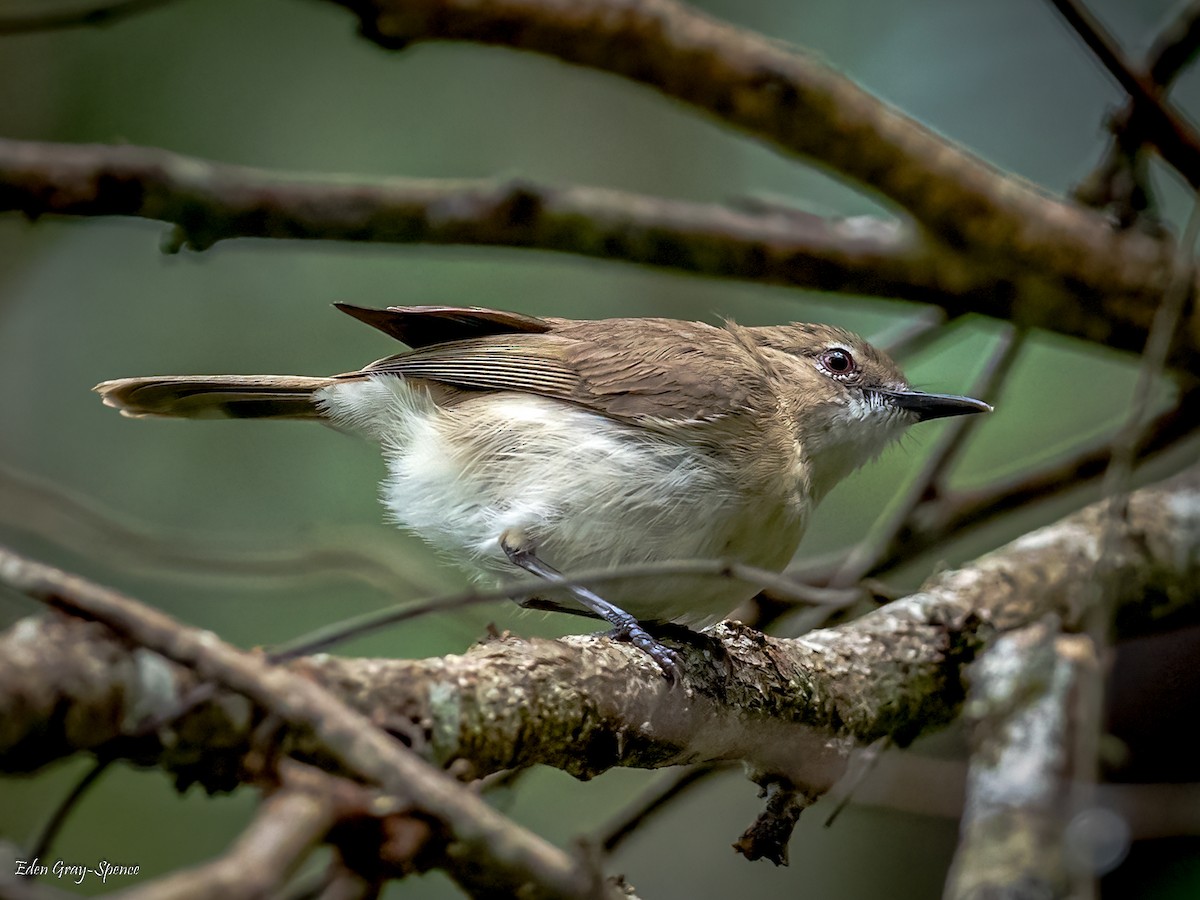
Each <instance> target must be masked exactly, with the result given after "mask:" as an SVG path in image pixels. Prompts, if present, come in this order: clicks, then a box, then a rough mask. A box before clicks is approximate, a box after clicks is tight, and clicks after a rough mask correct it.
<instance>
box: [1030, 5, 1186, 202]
mask: <svg viewBox="0 0 1200 900" xmlns="http://www.w3.org/2000/svg"><path fill="white" fill-rule="evenodd" d="M1050 2H1051V3H1052V4H1053V5H1054V8H1055V9H1056V10H1058V13H1059V15H1061V16H1062V17H1063V19H1065V20H1066V22H1067V24H1068V25H1069V26H1070V27H1071V28H1072V29H1073V30H1074V31H1075V33H1076V34H1077V35H1079V37H1080V39H1081V40H1082V41H1083V42H1084V43H1085V44H1086V45H1087V47H1088V49H1089V50H1091V51H1092V53H1093V55H1095V57H1096V59H1098V60H1099V61H1100V64H1101V65H1103V66H1104V68H1105V69H1107V70H1108V73H1109V74H1110V75H1112V77H1113V78H1114V79H1115V80H1116V82H1117V83H1118V84H1119V85H1120V86H1121V89H1122V90H1123V91H1125V93H1127V94H1128V95H1129V96H1130V98H1131V99H1132V100H1133V108H1134V110H1135V114H1136V115H1137V116H1138V117H1139V119H1141V120H1142V127H1143V128H1144V129H1145V134H1146V138H1147V139H1148V140H1149V141H1150V142H1151V143H1153V144H1154V146H1155V147H1157V148H1158V152H1159V153H1160V154H1162V157H1163V159H1164V160H1166V161H1167V163H1168V164H1169V165H1171V166H1172V167H1174V169H1175V170H1176V171H1177V172H1179V174H1180V175H1182V176H1183V177H1184V178H1185V179H1186V180H1187V182H1188V184H1190V185H1191V186H1192V188H1193V189H1196V188H1198V187H1200V138H1198V137H1197V135H1196V133H1195V132H1194V131H1193V129H1192V128H1191V126H1190V125H1188V124H1187V123H1186V122H1185V121H1183V119H1182V118H1180V116H1179V114H1178V113H1176V112H1175V110H1174V109H1172V108H1171V107H1170V105H1168V104H1167V102H1166V101H1165V100H1164V99H1163V97H1162V95H1161V93H1160V91H1159V85H1158V84H1156V83H1154V81H1152V80H1151V79H1150V78H1148V77H1147V76H1146V75H1145V74H1143V73H1142V72H1139V71H1136V70H1135V69H1134V67H1133V66H1132V65H1131V64H1130V63H1129V61H1128V60H1127V59H1126V58H1125V54H1124V53H1123V52H1122V51H1121V48H1120V47H1119V46H1118V45H1117V42H1116V41H1115V40H1114V39H1113V37H1112V35H1110V34H1109V33H1108V31H1107V30H1105V28H1104V27H1103V26H1102V25H1101V24H1100V23H1099V21H1097V20H1096V18H1095V17H1094V16H1092V14H1091V13H1090V12H1089V11H1088V10H1087V8H1086V7H1085V6H1084V5H1083V4H1082V3H1081V2H1080V0H1050Z"/></svg>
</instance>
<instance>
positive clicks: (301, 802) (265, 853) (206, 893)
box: [123, 788, 337, 900]
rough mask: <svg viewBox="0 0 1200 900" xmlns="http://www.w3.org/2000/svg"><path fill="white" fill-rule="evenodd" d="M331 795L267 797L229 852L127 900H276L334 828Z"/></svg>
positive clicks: (307, 792)
mask: <svg viewBox="0 0 1200 900" xmlns="http://www.w3.org/2000/svg"><path fill="white" fill-rule="evenodd" d="M336 812H337V809H336V804H335V798H334V797H333V796H332V793H331V792H330V791H320V790H311V789H298V788H284V789H282V790H279V791H277V792H276V793H275V794H273V795H272V796H270V797H268V798H267V799H266V800H265V801H264V802H263V804H262V806H261V807H260V808H259V810H258V813H257V815H256V816H255V818H254V821H253V822H251V823H250V825H249V826H248V827H247V828H246V829H245V830H244V831H243V832H242V833H241V835H239V837H238V839H237V840H236V841H235V842H234V844H233V846H231V847H230V848H229V850H228V851H227V852H226V853H225V854H224V855H222V856H221V857H219V858H218V859H215V860H213V861H211V862H208V863H204V864H203V865H200V866H195V867H193V868H189V869H181V870H179V871H176V872H172V873H171V874H170V875H166V876H164V877H162V878H159V879H157V880H155V881H151V882H148V883H146V884H142V885H139V886H138V887H137V888H134V889H133V890H129V891H127V892H125V894H124V895H123V896H124V897H125V898H126V900H239V898H247V900H249V898H256V897H278V896H280V895H281V894H282V892H283V886H284V885H285V884H286V883H287V880H288V878H290V877H291V875H292V874H293V873H294V872H295V871H296V868H297V867H298V866H299V865H300V863H302V862H303V861H304V860H305V859H306V858H307V857H308V854H309V852H310V851H312V850H313V849H314V848H315V847H316V846H317V845H318V844H319V843H320V842H321V841H322V840H323V839H324V837H325V835H326V833H327V832H328V831H329V829H330V828H332V827H333V825H334V823H335V822H336Z"/></svg>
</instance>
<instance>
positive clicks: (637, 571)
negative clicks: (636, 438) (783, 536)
mask: <svg viewBox="0 0 1200 900" xmlns="http://www.w3.org/2000/svg"><path fill="white" fill-rule="evenodd" d="M689 575H690V576H700V577H710V578H727V579H732V580H734V581H740V582H742V583H744V584H750V585H754V586H756V587H758V588H759V589H761V590H764V591H768V592H769V593H770V594H771V595H772V596H773V597H776V598H780V599H784V600H788V601H790V602H792V603H803V604H809V605H814V606H831V607H842V606H848V605H850V604H852V603H855V602H856V601H858V600H859V599H861V597H862V592H861V591H859V590H855V589H841V588H820V587H814V586H811V585H805V584H801V583H800V582H797V581H794V580H793V579H791V578H789V577H787V576H786V575H781V574H779V573H778V572H772V571H771V570H769V569H761V568H758V567H756V566H749V565H746V564H744V563H740V562H735V561H733V560H702V559H695V560H664V561H662V562H653V563H638V564H632V565H625V566H620V567H618V568H608V569H592V570H589V571H586V572H579V573H572V574H570V576H569V577H567V578H566V579H564V580H563V581H561V582H556V583H555V585H554V587H555V588H559V589H561V588H564V587H568V586H577V585H582V586H587V587H595V586H598V585H605V584H612V583H613V582H616V581H625V580H636V579H647V580H653V579H656V578H665V577H682V576H689ZM546 590H547V584H546V582H545V581H544V580H542V579H535V578H522V579H519V580H514V581H511V582H508V583H507V584H505V585H503V586H501V587H498V588H492V589H489V590H468V591H461V592H459V593H454V594H447V595H445V596H442V597H434V598H431V599H428V600H423V601H417V602H416V603H412V604H407V605H403V606H393V607H389V608H387V609H382V610H373V611H371V612H368V613H364V614H362V615H361V616H357V617H355V618H352V619H345V620H343V621H341V622H334V623H333V624H331V625H328V626H325V627H322V628H318V629H316V630H314V631H311V632H309V633H308V634H306V635H303V636H301V637H298V638H296V639H295V640H292V641H288V642H287V643H284V644H280V645H279V646H277V647H275V648H274V649H273V650H272V651H271V655H270V658H271V660H272V661H274V662H284V661H286V660H289V659H295V658H296V657H298V656H308V655H310V654H313V653H317V652H320V651H322V650H327V649H329V648H330V647H332V646H334V645H335V644H339V643H342V642H344V641H347V640H350V639H351V638H355V637H358V636H360V635H363V634H369V633H371V632H374V631H377V630H378V629H380V628H383V627H385V626H388V625H395V624H397V623H400V622H406V621H408V620H410V619H414V618H416V617H418V616H423V615H427V614H428V613H431V612H442V611H446V610H452V609H463V608H466V607H469V606H476V605H478V604H481V603H494V602H496V601H499V600H513V599H522V598H526V597H533V596H536V595H538V594H544V593H545V592H546ZM647 590H653V584H649V583H648V584H647Z"/></svg>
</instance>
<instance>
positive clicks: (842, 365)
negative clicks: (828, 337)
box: [821, 347, 858, 375]
mask: <svg viewBox="0 0 1200 900" xmlns="http://www.w3.org/2000/svg"><path fill="white" fill-rule="evenodd" d="M821 365H822V366H824V368H825V371H827V372H829V374H831V375H851V374H853V373H854V371H855V370H856V369H857V368H858V366H857V364H856V363H855V362H854V357H853V356H851V355H850V351H849V350H844V349H842V348H841V347H830V348H829V349H828V350H826V351H825V352H824V353H822V354H821Z"/></svg>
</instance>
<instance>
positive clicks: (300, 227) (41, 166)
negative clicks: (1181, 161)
mask: <svg viewBox="0 0 1200 900" xmlns="http://www.w3.org/2000/svg"><path fill="white" fill-rule="evenodd" d="M995 177H997V178H999V176H995ZM1040 202H1043V203H1044V204H1047V205H1046V206H1044V207H1043V208H1040V209H1038V210H1036V211H1031V213H1030V214H1031V215H1032V216H1033V220H1034V221H1036V222H1044V221H1046V220H1047V217H1049V218H1050V219H1051V220H1052V219H1053V218H1054V216H1055V214H1056V213H1055V210H1056V209H1057V208H1058V207H1057V206H1056V205H1055V204H1056V201H1053V200H1050V199H1047V198H1040ZM0 210H15V211H20V212H24V213H25V214H26V215H29V216H31V217H37V216H40V215H50V214H63V215H80V216H106V215H123V216H139V217H143V218H149V219H154V220H158V221H163V222H171V223H174V224H175V225H176V226H177V227H178V230H179V236H178V237H177V239H176V244H175V245H176V246H180V245H182V244H184V243H189V244H192V245H194V246H197V247H207V246H209V245H211V244H212V243H213V242H214V241H217V240H221V239H224V238H230V237H272V238H305V239H315V240H354V241H383V242H393V243H429V244H467V245H481V246H510V247H525V248H537V249H542V250H556V251H561V252H568V253H575V254H579V255H583V256H594V257H598V258H604V259H615V260H623V261H627V262H636V263H643V264H647V265H653V266H661V267H666V268H672V269H677V270H682V271H687V272H694V273H699V274H705V275H713V276H719V277H729V278H742V279H747V280H753V281H759V282H765V283H776V284H787V285H792V286H795V287H807V288H813V289H817V290H824V291H836V292H841V293H848V294H855V295H863V294H865V295H871V296H881V297H896V298H901V299H913V300H920V301H922V302H926V303H933V304H937V305H938V306H940V307H941V308H943V309H944V310H946V311H947V312H948V313H949V314H950V315H952V316H954V315H960V314H963V313H967V312H976V313H980V314H983V315H992V316H996V317H999V318H1005V319H1009V320H1011V321H1012V322H1014V324H1018V325H1024V326H1027V327H1045V328H1049V329H1051V330H1053V331H1057V332H1059V333H1061V334H1068V335H1072V336H1075V337H1079V338H1083V339H1084V340H1090V341H1097V342H1101V343H1107V344H1109V345H1110V346H1113V347H1115V348H1118V349H1126V350H1140V348H1141V346H1142V344H1143V343H1144V342H1145V335H1146V334H1147V332H1148V330H1149V327H1150V322H1151V318H1152V315H1153V308H1152V307H1150V306H1149V305H1148V304H1146V303H1144V302H1142V301H1141V300H1140V299H1138V298H1139V297H1140V296H1141V295H1142V294H1143V293H1145V292H1152V293H1154V294H1155V295H1157V293H1159V292H1161V287H1162V285H1161V284H1160V281H1161V279H1160V272H1159V268H1158V267H1157V266H1143V265H1142V264H1141V263H1140V262H1138V261H1137V260H1138V259H1141V258H1142V257H1143V255H1145V260H1143V261H1146V260H1149V259H1150V258H1151V257H1153V258H1154V260H1158V259H1159V256H1160V253H1161V248H1160V246H1159V244H1158V243H1156V242H1154V241H1152V240H1151V239H1150V238H1148V237H1146V236H1145V235H1132V234H1131V235H1126V236H1124V237H1123V238H1121V239H1120V240H1121V241H1124V244H1123V245H1122V246H1121V247H1117V246H1114V245H1111V243H1110V244H1109V245H1107V246H1106V248H1105V251H1104V253H1103V254H1101V255H1103V256H1104V257H1105V258H1106V259H1107V260H1108V261H1109V262H1113V263H1115V264H1118V265H1119V266H1120V269H1119V271H1113V272H1110V273H1108V275H1106V276H1105V278H1107V279H1108V280H1107V281H1104V283H1103V286H1102V287H1101V286H1097V287H1096V288H1095V293H1089V292H1088V288H1087V283H1088V276H1087V274H1086V273H1085V272H1083V271H1076V269H1075V268H1074V262H1072V268H1071V274H1070V275H1069V283H1068V282H1067V281H1061V282H1060V281H1056V279H1057V278H1058V277H1059V276H1055V275H1053V274H1051V275H1050V276H1049V277H1048V279H1043V280H1040V281H1039V280H1037V279H1036V278H1035V277H1034V276H1033V275H1031V274H1030V273H1029V272H1028V271H1025V270H1019V267H1017V266H1016V262H1017V261H1016V260H1015V259H1012V258H1002V257H998V256H996V255H995V254H992V255H991V256H990V257H988V258H982V257H968V256H965V255H963V254H961V253H959V252H957V251H955V250H953V249H950V248H949V247H948V246H947V245H945V244H944V243H942V242H939V241H937V240H934V239H932V238H931V237H930V236H929V235H928V234H926V233H924V232H921V231H918V230H914V229H912V228H910V227H908V226H906V225H904V224H902V223H899V222H884V221H880V220H869V219H862V218H855V219H845V220H828V219H822V218H820V217H818V216H812V215H810V214H807V213H803V212H797V211H788V212H782V211H778V210H776V211H767V212H753V213H751V212H742V211H739V210H735V209H732V208H729V207H724V206H719V205H713V204H700V203H690V202H686V201H679V200H667V199H663V198H656V197H648V196H643V195H637V194H628V193H622V192H619V191H611V190H606V189H600V188H584V187H563V188H554V187H549V186H544V185H538V184H534V183H532V182H527V181H510V182H453V181H426V180H414V179H384V180H377V181H371V182H357V183H356V182H352V181H347V180H345V179H338V180H319V179H315V178H311V177H309V178H301V177H297V176H292V177H284V176H281V175H278V174H274V173H269V172H265V171H262V170H256V169H250V168H245V167H240V166H230V165H225V164H220V163H211V162H206V161H203V160H198V159H194V158H188V157H183V156H179V155H176V154H173V153H169V152H167V151H163V150H155V149H150V148H144V147H129V146H107V145H64V144H41V143H35V142H23V141H14V140H6V139H0ZM1073 215H1082V213H1081V212H1078V211H1076V212H1075V213H1073ZM1097 219H1098V221H1099V217H1097ZM1104 228H1105V229H1107V226H1106V225H1105V226H1104ZM1106 233H1107V232H1106ZM1045 237H1046V239H1047V240H1049V239H1051V237H1050V236H1045ZM1135 245H1136V247H1135ZM1063 246H1064V247H1065V246H1066V245H1063ZM1137 248H1140V249H1137ZM997 252H999V251H997ZM1131 253H1132V254H1133V256H1132V257H1131V256H1130V255H1129V254H1131ZM1060 274H1062V273H1060ZM1102 280H1103V279H1102ZM1135 282H1136V284H1135ZM1172 362H1173V364H1175V365H1179V366H1181V367H1183V368H1193V369H1194V370H1195V371H1197V372H1200V310H1198V309H1196V308H1193V309H1191V310H1190V311H1189V312H1188V314H1187V318H1186V320H1185V323H1184V327H1182V328H1181V329H1180V331H1179V337H1178V341H1177V345H1176V348H1175V352H1174V355H1173V357H1172Z"/></svg>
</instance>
